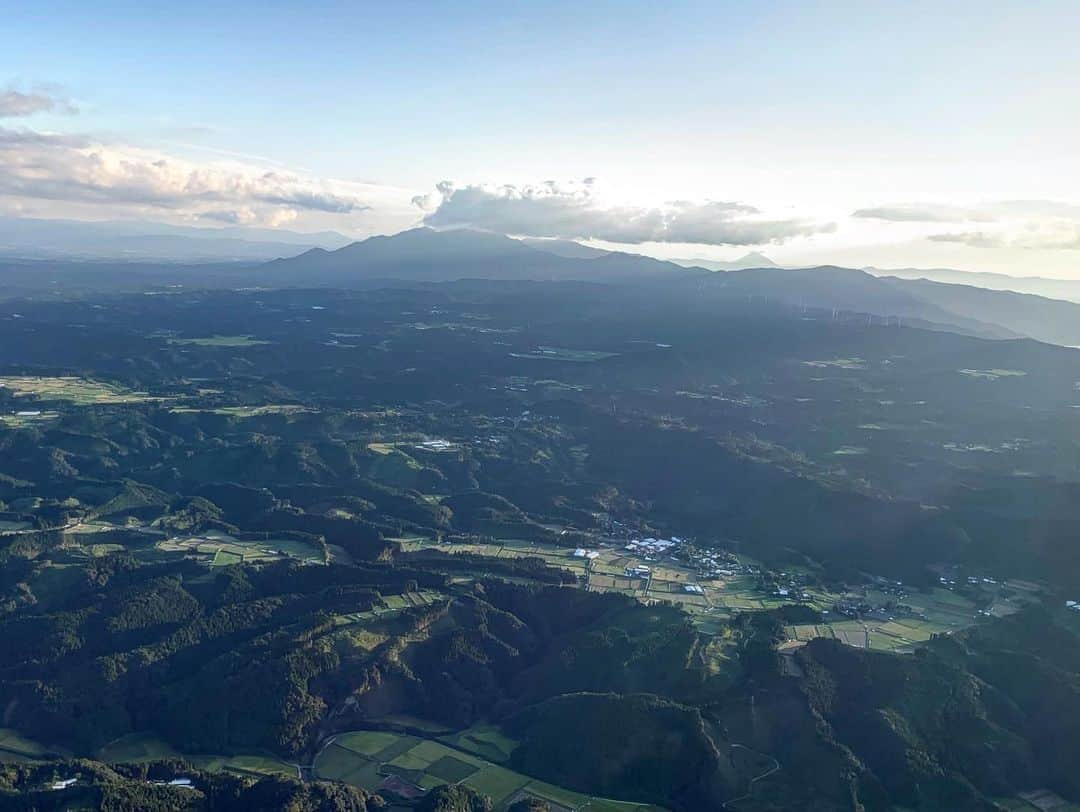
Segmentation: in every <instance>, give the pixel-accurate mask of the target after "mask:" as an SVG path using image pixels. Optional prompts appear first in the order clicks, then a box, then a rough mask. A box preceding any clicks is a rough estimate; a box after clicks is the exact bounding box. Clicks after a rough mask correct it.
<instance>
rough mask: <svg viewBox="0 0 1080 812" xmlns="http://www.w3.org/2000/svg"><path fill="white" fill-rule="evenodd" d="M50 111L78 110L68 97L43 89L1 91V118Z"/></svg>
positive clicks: (75, 111) (73, 111) (71, 111)
mask: <svg viewBox="0 0 1080 812" xmlns="http://www.w3.org/2000/svg"><path fill="white" fill-rule="evenodd" d="M49 112H57V113H77V112H78V110H77V109H76V108H75V107H74V106H73V105H72V104H71V102H69V101H67V100H66V99H62V98H60V97H58V96H56V95H53V94H51V93H48V92H46V91H43V90H34V91H31V92H30V93H21V92H20V91H18V90H13V89H8V90H3V91H0V118H21V117H23V116H32V115H33V114H34V113H49Z"/></svg>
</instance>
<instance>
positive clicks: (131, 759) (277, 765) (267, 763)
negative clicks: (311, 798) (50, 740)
mask: <svg viewBox="0 0 1080 812" xmlns="http://www.w3.org/2000/svg"><path fill="white" fill-rule="evenodd" d="M96 758H97V759H98V760H100V761H104V762H107V763H131V764H137V763H147V762H152V761H160V760H162V759H174V758H177V759H184V760H186V761H188V762H190V763H191V764H192V765H193V766H195V767H197V768H198V769H200V770H206V771H208V772H221V771H227V772H232V773H237V774H240V775H251V776H264V775H284V776H295V775H296V774H297V769H296V766H295V765H293V764H289V763H287V762H285V761H282V760H281V759H278V758H274V757H272V756H268V755H263V754H258V753H241V754H236V755H231V756H222V755H202V754H200V755H186V754H184V753H180V752H177V751H176V750H175V749H173V748H172V747H171V746H170V745H169V744H168V743H167V742H165V741H164V740H163V739H160V738H158V737H157V736H155V735H154V734H152V733H132V734H130V735H128V736H123V737H121V738H119V739H116V740H115V741H112V742H110V743H108V744H107V745H105V746H104V747H103V748H101V750H99V751H98V753H97V754H96Z"/></svg>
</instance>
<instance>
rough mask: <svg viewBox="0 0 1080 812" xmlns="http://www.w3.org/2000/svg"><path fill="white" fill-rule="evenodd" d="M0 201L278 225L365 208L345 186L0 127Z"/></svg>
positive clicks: (292, 174)
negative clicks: (303, 214)
mask: <svg viewBox="0 0 1080 812" xmlns="http://www.w3.org/2000/svg"><path fill="white" fill-rule="evenodd" d="M0 198H8V202H9V203H10V202H12V201H20V200H21V201H28V200H44V201H61V202H63V203H65V204H88V205H93V206H110V207H117V208H127V209H134V210H136V211H137V212H141V213H147V212H158V213H160V212H163V211H164V212H168V213H171V214H174V215H177V216H181V217H185V218H194V219H202V218H208V219H213V220H219V221H223V222H242V223H263V224H268V225H273V224H280V223H282V222H287V221H289V220H292V219H295V218H296V217H297V215H298V214H299V213H301V212H309V213H312V212H313V213H322V214H331V215H345V214H355V213H358V212H362V211H366V210H367V209H368V206H367V204H366V203H365V202H364V201H363V200H362V199H361V198H360V197H359V196H358V194H357V193H356V191H355V190H354V189H352V188H349V185H348V184H342V183H334V182H327V181H320V180H316V179H313V178H309V177H304V176H301V175H297V174H294V173H291V172H287V171H280V170H271V171H267V170H265V169H257V168H255V167H252V166H249V165H244V164H239V163H236V162H233V163H229V164H222V163H197V162H192V161H188V160H183V159H179V158H176V157H172V156H168V155H164V154H162V153H158V152H153V151H148V150H143V149H138V148H135V147H131V146H127V145H123V144H104V143H101V142H99V141H97V140H95V139H93V138H90V137H87V136H81V135H63V134H54V133H42V132H37V131H34V130H29V129H20V130H15V129H6V128H2V127H0Z"/></svg>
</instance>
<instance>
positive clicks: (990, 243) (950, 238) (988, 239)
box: [926, 231, 1008, 248]
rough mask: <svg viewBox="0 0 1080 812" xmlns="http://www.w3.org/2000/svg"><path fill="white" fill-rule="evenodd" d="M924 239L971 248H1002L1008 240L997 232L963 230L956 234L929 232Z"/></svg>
mask: <svg viewBox="0 0 1080 812" xmlns="http://www.w3.org/2000/svg"><path fill="white" fill-rule="evenodd" d="M926 239H928V240H930V242H951V243H958V244H960V245H967V246H970V247H972V248H1004V247H1005V246H1006V245H1007V244H1008V241H1007V240H1005V239H1004V238H1003V237H1001V236H1000V235H997V234H987V233H986V232H985V231H963V232H960V233H956V234H931V235H930V236H928V237H927V238H926Z"/></svg>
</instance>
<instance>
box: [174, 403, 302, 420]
mask: <svg viewBox="0 0 1080 812" xmlns="http://www.w3.org/2000/svg"><path fill="white" fill-rule="evenodd" d="M169 411H170V412H172V413H173V414H219V415H223V416H225V417H265V416H267V415H272V414H281V415H295V414H309V413H312V412H314V411H315V410H314V409H312V408H309V407H307V406H300V405H297V404H295V403H266V404H262V405H260V406H216V407H213V408H208V409H202V408H197V407H194V406H176V407H175V408H172V409H170V410H169Z"/></svg>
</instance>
